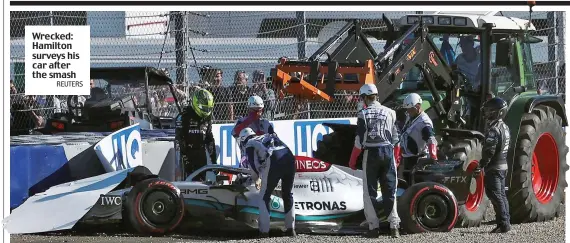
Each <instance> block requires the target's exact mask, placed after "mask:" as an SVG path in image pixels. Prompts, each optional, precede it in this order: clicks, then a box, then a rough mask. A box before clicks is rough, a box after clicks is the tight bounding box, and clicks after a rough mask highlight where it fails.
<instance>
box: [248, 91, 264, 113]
mask: <svg viewBox="0 0 570 243" xmlns="http://www.w3.org/2000/svg"><path fill="white" fill-rule="evenodd" d="M263 107H264V105H263V99H262V98H261V97H259V96H257V95H252V96H250V97H249V99H248V100H247V108H249V109H255V110H260V109H263Z"/></svg>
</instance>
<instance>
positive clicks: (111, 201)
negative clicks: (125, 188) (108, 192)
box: [101, 196, 123, 206]
mask: <svg viewBox="0 0 570 243" xmlns="http://www.w3.org/2000/svg"><path fill="white" fill-rule="evenodd" d="M122 203H123V199H122V198H121V197H120V196H101V206H110V205H114V206H120V205H121V204H122Z"/></svg>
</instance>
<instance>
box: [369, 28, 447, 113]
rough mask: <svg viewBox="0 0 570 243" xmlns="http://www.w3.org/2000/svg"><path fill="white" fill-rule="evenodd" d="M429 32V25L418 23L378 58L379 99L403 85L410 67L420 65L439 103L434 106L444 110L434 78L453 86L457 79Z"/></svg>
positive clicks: (435, 99) (377, 81)
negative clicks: (453, 76)
mask: <svg viewBox="0 0 570 243" xmlns="http://www.w3.org/2000/svg"><path fill="white" fill-rule="evenodd" d="M410 34H414V38H413V39H412V41H411V43H410V44H409V45H407V46H405V47H404V43H403V42H404V40H406V39H407V38H406V37H407V36H409V35H410ZM427 35H428V30H427V27H425V26H422V24H420V23H417V24H416V25H414V26H412V27H411V28H410V29H408V31H406V33H405V34H404V35H402V36H401V37H400V38H398V39H397V40H396V41H394V43H392V44H391V45H390V46H389V47H388V48H387V49H386V51H384V53H382V54H381V56H379V57H378V58H377V60H376V65H377V66H376V72H377V80H376V86H377V87H378V101H379V102H383V101H384V100H385V99H386V98H388V97H389V96H390V95H391V94H392V93H393V92H394V91H395V90H396V89H398V88H399V87H400V85H401V84H402V82H403V81H404V77H405V75H406V74H407V73H408V72H409V71H410V69H411V68H413V67H418V68H419V69H420V70H421V71H422V73H423V74H424V77H425V82H426V84H427V86H428V88H429V89H430V91H431V93H432V95H433V97H434V101H435V102H436V104H437V105H436V107H435V109H436V110H437V112H438V113H439V114H444V113H445V111H444V108H443V106H442V105H441V102H440V101H441V97H440V96H439V94H438V91H437V88H436V86H435V80H436V79H438V80H439V82H440V83H442V85H443V86H444V87H446V88H452V87H453V86H454V83H453V79H452V76H451V68H450V67H449V66H448V65H447V63H446V62H445V61H444V59H443V56H442V55H441V53H440V52H439V49H438V48H437V47H436V45H435V44H434V43H433V41H432V40H431V39H430V38H428V36H427ZM432 77H435V78H432Z"/></svg>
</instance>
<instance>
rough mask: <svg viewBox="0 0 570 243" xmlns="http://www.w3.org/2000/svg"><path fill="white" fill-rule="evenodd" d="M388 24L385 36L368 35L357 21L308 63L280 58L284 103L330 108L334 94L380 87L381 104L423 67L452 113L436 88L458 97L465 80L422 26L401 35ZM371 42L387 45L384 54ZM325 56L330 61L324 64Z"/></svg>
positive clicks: (276, 80)
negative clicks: (292, 100) (301, 102)
mask: <svg viewBox="0 0 570 243" xmlns="http://www.w3.org/2000/svg"><path fill="white" fill-rule="evenodd" d="M383 19H384V22H385V23H387V24H386V27H385V28H384V30H369V29H367V30H363V28H362V26H361V23H360V21H358V20H354V21H352V22H349V23H347V24H346V25H345V26H344V27H343V28H342V29H340V30H339V31H338V32H337V33H336V34H335V35H334V36H333V37H331V38H330V39H329V40H328V41H327V42H326V43H324V44H323V45H322V46H321V47H320V48H319V49H318V50H317V51H316V52H315V53H314V54H313V55H312V56H311V57H309V58H308V60H307V61H296V60H288V59H286V58H281V59H280V60H279V64H278V65H277V66H276V67H275V68H272V70H271V77H272V79H273V80H272V82H273V86H274V87H275V88H276V89H277V92H278V95H279V97H280V98H283V96H284V95H285V94H291V95H293V96H295V97H297V98H300V99H305V100H320V101H327V102H330V101H333V100H334V92H335V90H348V91H358V90H359V89H360V87H362V85H364V84H375V85H376V86H377V87H378V91H379V94H378V100H379V101H380V102H382V101H384V100H385V99H386V98H388V97H389V96H390V95H391V94H392V93H393V92H394V91H395V90H396V89H398V88H399V87H400V85H401V84H402V82H403V80H404V77H405V75H406V74H407V73H408V71H409V70H410V69H411V68H413V67H418V68H419V69H420V71H421V72H422V73H423V74H424V76H425V77H426V85H427V86H428V88H429V90H430V91H431V92H432V93H433V94H436V95H434V97H436V98H435V99H436V100H435V102H436V106H439V107H437V108H436V110H437V111H438V113H440V114H444V113H447V111H446V110H445V109H444V107H443V106H442V104H441V99H438V98H439V95H437V94H438V89H437V88H436V85H435V84H436V83H437V84H438V85H440V86H443V87H441V88H443V89H445V90H449V91H457V90H458V89H459V83H460V82H456V81H462V80H459V79H460V78H461V77H457V76H456V75H453V73H455V72H453V71H452V69H451V68H450V67H449V66H448V65H447V63H445V62H444V58H443V56H442V54H441V53H440V51H439V49H438V48H437V47H436V46H435V44H434V43H433V42H432V41H431V40H430V39H429V38H427V33H428V30H427V27H426V26H425V25H423V24H422V23H421V22H418V23H416V24H415V25H413V26H411V27H410V28H409V29H407V31H405V33H404V34H403V35H398V33H397V32H396V31H394V27H393V25H392V24H391V22H390V20H389V19H387V18H386V17H385V16H383ZM386 29H387V30H386ZM342 36H346V37H345V38H344V39H343V40H342V42H341V43H340V44H339V45H338V47H337V48H336V49H335V50H334V51H333V52H332V53H331V54H330V55H329V54H328V51H329V49H331V48H332V47H333V46H334V45H335V44H336V43H337V42H339V41H340V39H341V37H342ZM368 36H372V37H376V38H377V39H384V40H386V45H385V47H384V51H383V52H382V53H380V54H378V53H376V51H375V50H374V48H373V47H372V45H371V44H370V42H369V41H368V39H367V38H368ZM324 55H328V56H327V57H326V60H324V61H323V60H322V59H323V58H322V57H323V56H324ZM452 75H453V76H454V77H452ZM432 76H433V78H432ZM436 79H437V80H436ZM436 81H437V82H436ZM454 93H457V92H454ZM454 93H451V94H454ZM452 96H456V95H452ZM448 97H449V96H448Z"/></svg>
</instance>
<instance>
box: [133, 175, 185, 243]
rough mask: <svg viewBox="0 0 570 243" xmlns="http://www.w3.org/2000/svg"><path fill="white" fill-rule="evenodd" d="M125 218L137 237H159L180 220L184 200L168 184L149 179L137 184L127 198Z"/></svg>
mask: <svg viewBox="0 0 570 243" xmlns="http://www.w3.org/2000/svg"><path fill="white" fill-rule="evenodd" d="M125 209H126V217H127V219H128V222H129V223H130V224H131V225H132V227H133V228H134V229H135V230H136V231H138V232H139V233H141V234H146V235H163V234H166V233H168V232H171V231H173V230H174V229H175V228H176V227H178V225H179V224H180V222H181V221H182V218H183V217H184V199H183V197H182V194H181V192H180V190H179V189H178V188H176V187H175V186H174V185H173V184H172V183H170V182H168V181H165V180H162V179H158V178H151V179H146V180H143V181H141V182H139V183H137V184H136V185H135V186H134V187H133V189H132V190H131V191H130V192H129V194H128V196H127V204H126V205H125Z"/></svg>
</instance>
